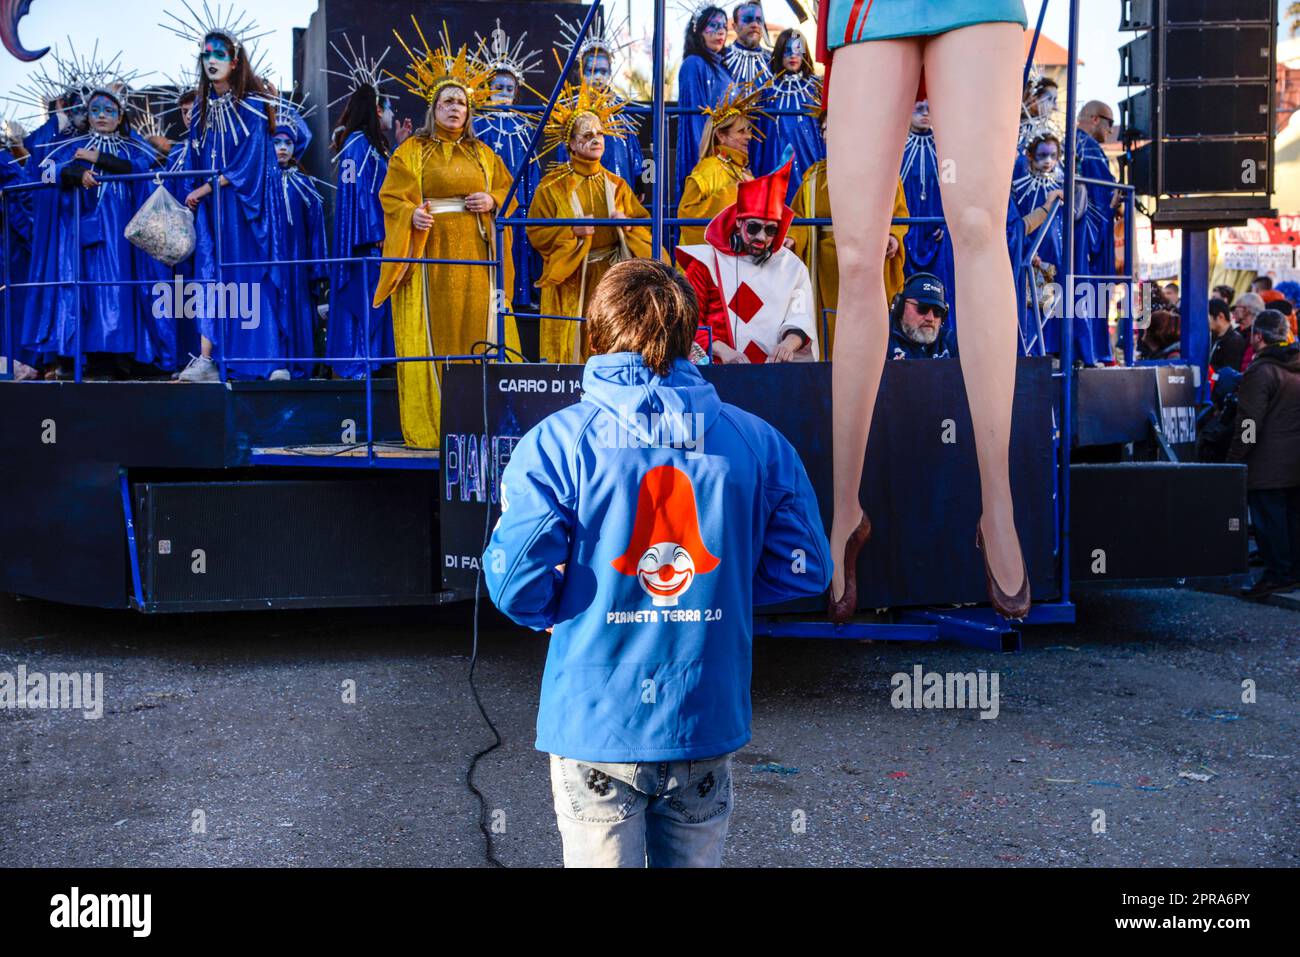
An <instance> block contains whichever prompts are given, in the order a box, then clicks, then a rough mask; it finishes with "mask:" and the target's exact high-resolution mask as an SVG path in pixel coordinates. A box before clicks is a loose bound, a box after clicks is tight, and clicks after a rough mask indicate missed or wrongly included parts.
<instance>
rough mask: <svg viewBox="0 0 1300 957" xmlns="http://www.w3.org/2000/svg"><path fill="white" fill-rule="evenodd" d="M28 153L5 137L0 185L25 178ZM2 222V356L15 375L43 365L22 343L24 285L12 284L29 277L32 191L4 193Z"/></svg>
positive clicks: (0, 278)
mask: <svg viewBox="0 0 1300 957" xmlns="http://www.w3.org/2000/svg"><path fill="white" fill-rule="evenodd" d="M28 158H29V154H28V153H27V150H26V149H25V148H24V147H23V145H22V142H21V141H18V140H7V141H6V144H5V145H4V146H3V147H2V148H0V189H2V188H6V187H10V186H17V185H19V184H21V183H24V182H26V180H27V174H26V170H25V168H24V163H25V162H26V161H27V160H28ZM0 220H2V223H3V229H4V242H5V244H6V245H5V249H6V251H7V260H6V262H5V263H4V264H3V267H4V270H5V271H4V273H3V274H2V275H0V282H3V283H5V284H6V285H7V286H8V289H7V290H5V291H0V317H2V319H0V321H3V322H4V329H5V331H4V339H3V343H4V345H5V347H6V351H5V352H4V357H5V358H6V359H8V360H10V363H11V365H10V368H9V369H8V370H7V372H8V373H9V374H12V375H13V376H15V377H17V376H18V375H19V374H20V371H21V373H22V374H24V375H31V374H34V373H35V372H36V371H37V370H38V369H39V368H40V367H41V365H42V362H41V356H40V354H39V353H38V352H37V351H36V350H35V349H32V348H24V345H23V313H24V309H23V304H24V302H25V300H26V294H27V290H26V289H25V288H21V287H19V288H14V286H15V285H16V284H19V283H25V282H27V280H28V271H29V269H30V267H31V260H32V194H31V191H30V190H24V191H22V192H17V193H6V194H5V200H4V206H3V209H2V210H0ZM19 362H21V363H22V364H23V365H24V366H26V367H27V369H30V370H31V372H30V373H28V371H27V369H23V370H20V369H19V368H18V367H17V366H16V365H15V363H19Z"/></svg>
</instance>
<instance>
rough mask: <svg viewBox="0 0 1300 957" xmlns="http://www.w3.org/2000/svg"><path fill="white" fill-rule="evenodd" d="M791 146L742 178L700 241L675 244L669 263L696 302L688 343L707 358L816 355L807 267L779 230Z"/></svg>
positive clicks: (786, 223)
mask: <svg viewBox="0 0 1300 957" xmlns="http://www.w3.org/2000/svg"><path fill="white" fill-rule="evenodd" d="M792 157H793V151H792V150H787V156H786V157H785V158H784V162H783V163H782V166H781V168H780V169H778V170H777V171H776V172H775V173H771V174H769V175H767V176H760V177H758V178H757V179H753V180H748V181H746V182H742V183H740V184H739V186H738V187H737V191H736V202H735V203H733V204H732V205H730V206H728V207H727V208H726V209H724V210H722V212H720V213H718V214H717V215H716V216H715V217H714V218H713V221H712V222H710V223H709V225H708V228H707V229H705V231H704V239H705V242H703V243H700V244H697V245H689V246H678V247H677V264H678V265H679V266H680V267H681V269H682V271H683V272H684V273H686V278H687V279H688V280H689V281H690V284H691V287H692V288H693V289H694V290H695V296H696V299H698V300H699V305H700V330H699V332H698V333H697V334H696V343H697V344H698V345H699V346H700V348H701V349H704V350H708V351H709V357H710V358H711V359H712V360H713V361H714V362H724V363H761V362H816V361H817V360H818V358H819V357H820V351H819V348H818V342H817V323H816V320H815V318H814V311H813V310H814V308H815V306H814V303H815V299H814V297H813V293H812V280H811V279H810V278H809V276H808V267H807V266H805V265H804V263H803V260H802V259H800V258H799V257H798V256H797V255H795V254H794V253H793V252H792V251H791V250H790V248H789V247H790V246H791V245H793V241H788V240H787V238H786V234H787V233H788V232H789V230H790V222H791V220H793V219H794V210H792V209H791V208H790V207H789V206H787V205H786V204H785V194H786V187H787V185H788V184H789V181H790V170H791V166H792V164H793V159H792Z"/></svg>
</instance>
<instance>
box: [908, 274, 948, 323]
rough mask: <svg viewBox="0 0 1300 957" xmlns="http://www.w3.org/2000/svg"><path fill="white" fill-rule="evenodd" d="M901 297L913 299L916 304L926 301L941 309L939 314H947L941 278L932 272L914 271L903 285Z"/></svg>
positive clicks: (946, 303)
mask: <svg viewBox="0 0 1300 957" xmlns="http://www.w3.org/2000/svg"><path fill="white" fill-rule="evenodd" d="M903 299H904V301H906V300H908V299H913V300H915V301H916V302H917V303H918V304H919V303H926V304H927V305H931V306H935V307H937V308H939V309H941V310H943V312H942V313H941V315H943V316H947V315H948V300H947V299H946V298H945V296H944V289H943V280H941V279H940V278H939V277H938V276H936V275H935V274H934V273H929V272H918V273H914V274H913V275H912V276H911V278H909V279H908V280H907V282H906V283H905V284H904V285H903Z"/></svg>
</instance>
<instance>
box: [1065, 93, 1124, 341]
mask: <svg viewBox="0 0 1300 957" xmlns="http://www.w3.org/2000/svg"><path fill="white" fill-rule="evenodd" d="M1109 114H1110V110H1109V108H1107V107H1106V105H1105V104H1103V103H1098V102H1092V103H1088V104H1086V105H1085V106H1084V108H1083V110H1081V111H1080V116H1079V128H1077V129H1076V130H1075V140H1074V149H1075V168H1076V169H1077V170H1078V172H1079V175H1080V176H1085V177H1087V178H1089V179H1099V180H1103V181H1105V182H1108V183H1113V182H1115V177H1114V175H1113V174H1112V173H1111V171H1110V163H1109V162H1107V160H1106V154H1105V153H1104V152H1103V151H1102V148H1101V143H1100V142H1098V139H1097V137H1105V135H1106V134H1107V133H1109V131H1110V127H1111V124H1112V123H1113V121H1112V120H1110V117H1109ZM1084 192H1085V193H1086V195H1087V197H1088V205H1087V210H1086V211H1085V213H1084V216H1083V219H1082V220H1081V222H1080V227H1081V228H1080V239H1079V241H1078V243H1077V244H1076V248H1075V260H1074V261H1075V269H1076V270H1077V272H1078V274H1079V277H1080V281H1088V277H1089V276H1113V275H1115V216H1116V209H1115V204H1116V201H1117V198H1118V196H1119V195H1120V194H1119V192H1118V191H1117V190H1114V189H1109V188H1107V187H1105V186H1095V185H1092V184H1084ZM1109 282H1110V280H1106V279H1102V280H1099V281H1097V282H1096V283H1093V284H1092V285H1093V288H1094V294H1093V295H1092V296H1091V297H1088V301H1089V302H1092V303H1094V304H1096V305H1097V307H1098V308H1097V312H1098V315H1096V316H1095V317H1092V318H1090V323H1089V324H1090V335H1089V341H1090V349H1089V353H1090V355H1091V356H1092V358H1091V359H1090V360H1089V363H1090V364H1091V363H1093V362H1101V363H1110V362H1112V361H1113V355H1112V353H1111V345H1110V328H1109V325H1108V322H1107V314H1108V311H1109V307H1108V304H1107V296H1106V294H1105V292H1104V287H1105V285H1106V284H1108V283H1109Z"/></svg>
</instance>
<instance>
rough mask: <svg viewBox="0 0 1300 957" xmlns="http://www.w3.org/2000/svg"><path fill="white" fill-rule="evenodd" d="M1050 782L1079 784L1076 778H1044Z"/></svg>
mask: <svg viewBox="0 0 1300 957" xmlns="http://www.w3.org/2000/svg"><path fill="white" fill-rule="evenodd" d="M1043 780H1044V781H1046V782H1047V783H1048V784H1078V783H1079V782H1078V781H1076V780H1075V779H1074V778H1043Z"/></svg>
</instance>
